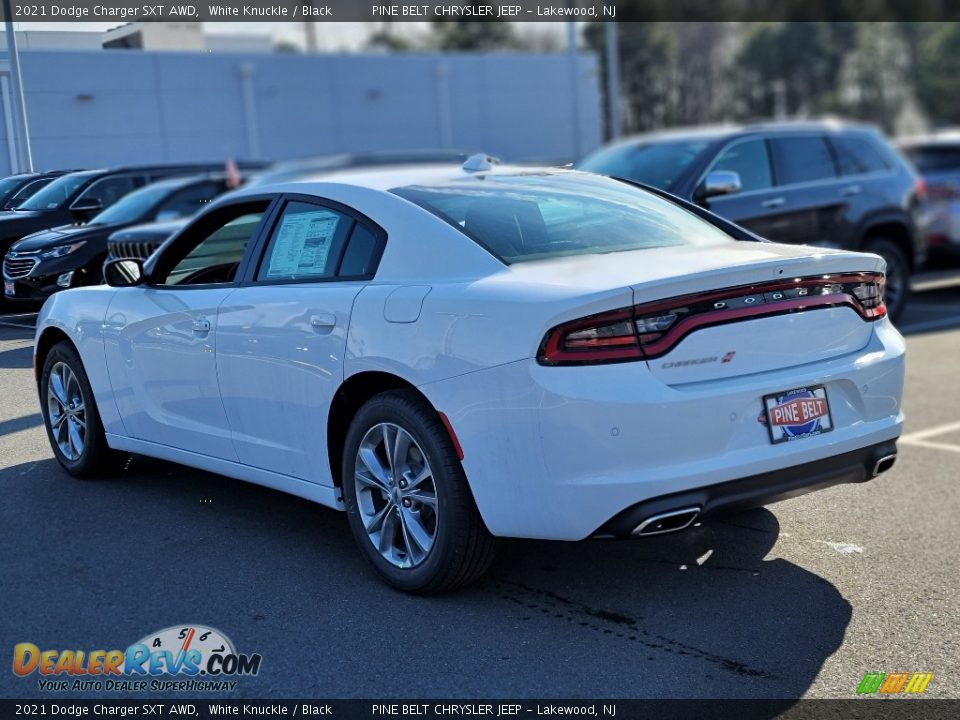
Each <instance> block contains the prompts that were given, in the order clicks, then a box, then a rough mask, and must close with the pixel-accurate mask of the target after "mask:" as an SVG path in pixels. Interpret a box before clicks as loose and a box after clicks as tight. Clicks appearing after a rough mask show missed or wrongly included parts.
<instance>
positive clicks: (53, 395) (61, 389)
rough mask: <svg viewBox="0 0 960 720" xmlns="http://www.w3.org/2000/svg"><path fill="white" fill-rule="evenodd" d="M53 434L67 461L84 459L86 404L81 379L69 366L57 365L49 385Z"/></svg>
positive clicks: (50, 421) (49, 420)
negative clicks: (82, 457) (81, 457)
mask: <svg viewBox="0 0 960 720" xmlns="http://www.w3.org/2000/svg"><path fill="white" fill-rule="evenodd" d="M47 410H48V422H49V424H50V434H51V435H52V436H53V440H54V442H55V443H56V445H57V448H59V450H60V452H61V453H62V454H63V456H64V457H65V458H67V460H77V459H79V458H80V456H81V455H83V448H84V439H85V437H86V431H87V415H86V404H85V403H84V400H83V390H82V389H81V387H80V381H79V379H78V376H77V374H76V373H75V372H73V370H71V369H70V367H69V366H68V365H67V364H66V363H62V362H58V363H57V364H56V365H54V366H53V368H52V369H51V370H50V376H49V380H48V381H47Z"/></svg>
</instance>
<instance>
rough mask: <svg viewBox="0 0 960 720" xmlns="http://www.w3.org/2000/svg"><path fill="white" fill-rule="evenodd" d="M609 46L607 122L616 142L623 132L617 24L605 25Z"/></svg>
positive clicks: (612, 138) (612, 137) (611, 135)
mask: <svg viewBox="0 0 960 720" xmlns="http://www.w3.org/2000/svg"><path fill="white" fill-rule="evenodd" d="M604 30H605V34H606V41H607V42H606V45H607V48H606V49H607V121H608V122H609V129H610V139H611V140H616V139H617V138H618V137H620V134H621V133H622V132H623V121H622V120H621V119H620V38H619V28H618V27H617V24H616V23H615V22H606V23H604Z"/></svg>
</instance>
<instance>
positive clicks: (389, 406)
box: [343, 391, 493, 594]
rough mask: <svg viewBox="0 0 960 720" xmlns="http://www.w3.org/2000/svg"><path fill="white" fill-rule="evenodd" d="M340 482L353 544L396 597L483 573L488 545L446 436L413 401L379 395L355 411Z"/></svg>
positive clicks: (410, 395) (408, 394)
mask: <svg viewBox="0 0 960 720" xmlns="http://www.w3.org/2000/svg"><path fill="white" fill-rule="evenodd" d="M343 478H344V483H343V497H344V504H345V505H346V508H347V514H348V517H349V519H350V528H351V530H352V531H353V534H354V538H355V539H356V541H357V544H358V545H359V546H360V549H361V550H362V551H363V553H364V555H366V556H367V558H368V559H369V560H370V562H371V563H372V564H373V566H374V567H375V568H376V569H377V571H378V572H379V573H380V575H381V576H383V578H384V579H385V580H386V581H387V582H388V583H390V584H391V585H393V586H394V587H396V588H397V589H399V590H403V591H405V592H412V593H422V594H428V593H437V592H444V591H447V590H452V589H454V588H456V587H460V586H462V585H465V584H467V583H469V582H471V581H473V580H475V579H476V578H478V577H479V576H480V575H481V574H482V573H483V572H484V571H486V569H487V567H488V566H489V564H490V562H491V560H492V558H493V538H492V537H491V536H490V534H489V532H487V529H486V527H485V526H484V524H483V520H482V519H481V518H480V514H479V512H478V511H477V508H476V505H475V504H474V501H473V496H472V494H471V493H470V488H469V486H468V485H467V480H466V477H465V476H464V473H463V468H462V466H461V465H460V461H459V458H458V457H457V455H456V452H455V450H454V448H453V446H452V443H451V441H450V437H449V436H448V435H447V432H446V429H445V428H444V426H443V424H442V423H441V422H440V419H439V418H438V417H437V414H436V412H434V410H433V408H431V407H430V406H429V405H428V404H427V403H426V402H425V401H424V400H423V399H422V398H421V397H420V396H419V395H417V394H416V393H414V392H412V391H396V392H388V393H383V394H381V395H377V396H375V397H374V398H372V399H371V400H369V401H368V402H367V403H366V404H365V405H364V406H363V407H362V408H361V409H360V411H359V412H358V413H357V415H356V417H355V418H354V420H353V423H352V424H351V426H350V430H349V432H348V434H347V439H346V443H345V452H344V461H343Z"/></svg>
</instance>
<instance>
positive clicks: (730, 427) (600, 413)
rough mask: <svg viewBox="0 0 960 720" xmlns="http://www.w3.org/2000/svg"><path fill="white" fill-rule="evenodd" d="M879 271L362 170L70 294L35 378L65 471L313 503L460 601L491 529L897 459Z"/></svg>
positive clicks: (392, 579) (607, 514) (536, 188)
mask: <svg viewBox="0 0 960 720" xmlns="http://www.w3.org/2000/svg"><path fill="white" fill-rule="evenodd" d="M883 270H884V266H883V261H882V260H881V259H880V258H879V257H877V256H875V255H868V254H859V253H850V252H841V251H832V250H826V249H822V248H814V247H804V246H788V245H777V244H772V243H768V242H764V241H762V240H760V239H759V238H756V237H755V236H752V235H750V234H749V233H747V232H746V231H744V230H741V229H740V228H738V227H736V226H735V225H731V224H729V223H727V222H726V221H724V220H721V219H719V218H717V217H714V216H713V215H711V214H710V213H708V212H706V211H704V210H703V209H701V208H699V207H696V206H694V205H690V204H687V203H685V202H684V201H680V200H677V199H675V198H670V197H669V196H664V195H663V194H662V193H658V192H657V191H653V190H650V189H645V188H642V187H637V186H634V185H630V184H626V183H623V182H620V181H617V180H613V179H609V178H604V177H599V176H595V175H591V174H588V173H583V172H577V171H570V170H558V169H530V168H508V167H495V166H493V165H492V164H491V163H489V162H487V161H486V160H485V159H484V158H483V157H479V158H476V157H475V158H472V159H471V160H470V161H468V162H467V163H466V164H465V165H464V166H463V167H451V166H431V167H420V168H416V169H409V168H407V169H395V170H390V171H376V172H368V173H357V172H348V173H343V174H339V175H336V176H332V177H327V178H325V179H323V180H322V181H307V182H298V183H290V184H284V185H274V186H268V187H257V188H251V189H249V190H246V191H240V192H239V193H237V194H234V195H232V196H230V197H228V198H224V199H222V200H220V201H218V202H217V203H214V204H213V205H211V207H210V208H208V209H207V210H206V211H205V212H204V213H202V214H201V215H200V216H198V217H197V218H196V219H195V220H194V221H193V222H192V223H191V224H189V225H188V226H186V227H185V228H184V229H183V230H182V231H180V232H179V233H178V234H176V235H174V236H173V237H171V238H170V239H169V240H168V241H167V242H166V243H165V244H164V245H163V246H162V247H161V248H160V249H159V250H158V251H157V252H156V253H155V254H154V255H153V256H151V257H150V259H149V260H147V261H139V260H113V261H111V262H109V263H108V264H107V265H106V267H105V276H106V278H107V279H108V282H109V283H110V286H102V287H88V288H78V289H74V290H70V291H68V292H63V293H57V294H56V295H54V296H53V297H52V298H50V299H49V300H48V301H47V303H46V305H45V306H44V308H43V311H42V312H41V314H40V318H39V322H38V326H37V335H36V345H35V348H36V349H35V353H36V355H35V368H36V379H37V383H38V387H39V393H40V400H41V404H42V409H43V416H44V419H45V421H46V428H47V432H48V434H49V438H50V441H51V445H52V447H53V452H54V454H55V455H56V457H57V459H58V460H59V462H60V464H61V465H62V466H63V468H64V469H65V470H66V471H67V472H68V473H70V474H71V475H75V476H80V477H85V476H96V475H98V474H101V473H104V472H105V471H106V469H107V468H108V467H110V465H111V463H113V462H114V461H116V459H117V458H118V456H119V457H121V458H122V454H123V453H131V452H132V453H140V454H143V455H151V456H155V457H159V458H164V459H166V460H171V461H174V462H178V463H182V464H184V465H189V466H192V467H195V468H202V469H204V470H209V471H213V472H217V473H222V474H224V475H229V476H232V477H235V478H238V479H241V480H246V481H250V482H254V483H259V484H261V485H266V486H269V487H272V488H276V489H279V490H283V491H285V492H289V493H293V494H295V495H299V496H301V497H304V498H308V499H310V500H313V501H315V502H319V503H322V504H324V505H328V506H330V507H333V508H338V509H342V510H345V511H346V512H347V515H348V517H349V522H350V527H351V528H352V531H353V533H354V535H355V536H356V540H357V542H358V544H359V546H360V548H361V550H362V551H363V553H364V554H365V555H366V556H367V557H368V558H369V560H370V561H371V562H372V563H373V565H374V566H375V567H376V569H377V570H378V571H379V573H380V574H381V575H382V576H383V577H384V578H385V579H386V580H387V582H389V583H390V584H392V585H393V586H395V587H397V588H400V589H402V590H406V591H409V592H419V593H427V592H439V591H443V590H448V589H451V588H454V587H456V586H459V585H462V584H464V583H467V582H469V581H471V580H473V579H475V578H476V577H478V576H479V575H480V574H481V573H483V572H484V570H485V569H486V568H487V567H488V566H489V564H490V561H491V558H492V552H493V544H494V540H493V538H494V537H495V536H509V537H521V538H549V539H556V540H580V539H583V538H587V537H638V536H644V535H653V534H658V533H665V532H670V531H675V530H682V529H683V528H685V527H687V526H689V525H690V524H691V523H693V522H694V521H695V520H696V519H698V518H700V517H703V516H705V515H707V514H710V513H714V512H717V511H726V510H735V509H741V508H747V507H754V506H758V505H763V504H765V503H769V502H773V501H776V500H780V499H783V498H788V497H793V496H796V495H799V494H801V493H804V492H808V491H810V490H815V489H819V488H824V487H827V486H830V485H834V484H837V483H847V482H862V481H865V480H869V479H870V478H872V477H875V476H876V475H878V474H879V473H881V472H883V471H885V470H886V469H888V468H889V467H890V466H891V465H892V464H893V462H894V459H895V455H896V444H895V441H896V439H897V437H898V436H899V434H900V430H901V425H902V415H901V411H900V397H901V391H902V386H903V369H904V343H903V339H902V338H901V336H900V335H899V333H898V332H897V330H896V329H894V327H893V326H892V325H891V323H890V321H889V319H888V318H887V317H886V311H885V308H884V305H883V300H882V298H883Z"/></svg>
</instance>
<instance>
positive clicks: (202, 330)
mask: <svg viewBox="0 0 960 720" xmlns="http://www.w3.org/2000/svg"><path fill="white" fill-rule="evenodd" d="M193 331H194V332H195V333H197V334H198V335H204V334H206V333H208V332H210V321H209V320H194V321H193Z"/></svg>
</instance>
